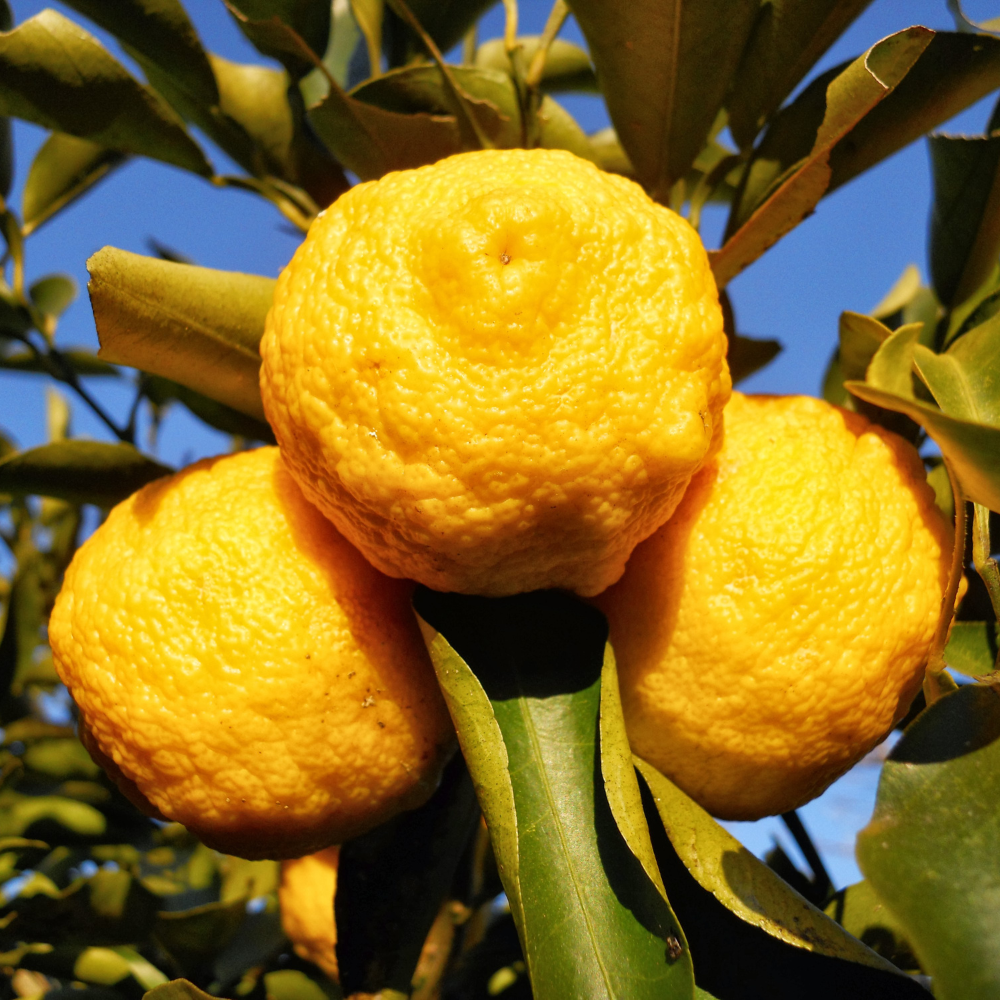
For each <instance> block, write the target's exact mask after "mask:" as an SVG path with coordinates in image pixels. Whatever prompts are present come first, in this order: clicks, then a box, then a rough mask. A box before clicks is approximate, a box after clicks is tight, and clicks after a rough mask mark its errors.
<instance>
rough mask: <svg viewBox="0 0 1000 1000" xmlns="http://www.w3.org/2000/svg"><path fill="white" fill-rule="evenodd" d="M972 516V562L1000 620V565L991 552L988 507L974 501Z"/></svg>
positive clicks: (995, 615)
mask: <svg viewBox="0 0 1000 1000" xmlns="http://www.w3.org/2000/svg"><path fill="white" fill-rule="evenodd" d="M972 518H973V519H972V564H973V565H974V566H975V567H976V572H977V573H978V574H979V575H980V576H981V577H982V580H983V583H985V584H986V590H987V592H988V593H989V595H990V604H992V605H993V617H994V618H996V619H998V620H1000V566H997V561H996V560H995V559H994V558H993V557H992V554H991V548H992V546H991V544H990V509H989V507H984V506H983V505H982V504H979V503H974V504H973V505H972Z"/></svg>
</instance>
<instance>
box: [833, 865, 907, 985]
mask: <svg viewBox="0 0 1000 1000" xmlns="http://www.w3.org/2000/svg"><path fill="white" fill-rule="evenodd" d="M826 913H827V914H828V915H829V916H830V917H832V918H833V919H834V920H836V921H837V923H838V924H841V925H842V926H843V928H844V929H845V930H846V931H847V932H848V933H850V934H852V935H853V936H854V937H856V938H857V939H858V940H859V941H861V942H863V943H864V944H866V945H868V947H869V948H871V949H872V950H873V951H875V952H877V953H878V954H879V955H881V956H882V957H883V958H885V959H888V961H890V962H892V964H893V965H895V966H896V967H897V968H899V969H904V970H906V971H907V972H919V971H920V963H919V962H918V961H917V958H916V956H915V955H914V954H913V948H912V947H911V946H910V943H909V941H907V939H906V932H905V931H904V929H903V927H902V926H901V925H900V923H899V921H897V920H896V919H895V918H893V916H892V914H890V913H889V911H888V910H887V909H886V908H885V907H884V906H883V905H882V904H881V903H880V902H879V899H878V896H876V895H875V890H874V889H872V887H871V884H870V883H868V882H856V883H855V884H854V885H849V886H847V888H846V889H841V890H840V892H838V893H837V895H836V896H834V898H833V900H832V901H831V902H830V904H829V905H828V906H827V907H826Z"/></svg>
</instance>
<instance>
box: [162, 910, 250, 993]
mask: <svg viewBox="0 0 1000 1000" xmlns="http://www.w3.org/2000/svg"><path fill="white" fill-rule="evenodd" d="M245 917H246V900H244V899H236V900H232V901H231V902H226V903H223V902H218V903H206V904H205V905H204V906H196V907H193V908H192V909H190V910H181V911H180V912H177V911H162V912H160V913H158V914H157V915H156V920H155V922H154V924H153V934H154V936H155V937H156V940H157V942H158V943H159V944H160V945H161V946H162V947H163V948H165V949H166V950H167V951H168V952H169V953H170V955H171V957H172V958H173V959H174V961H175V962H176V963H177V965H178V966H179V967H180V970H181V971H182V972H183V973H184V974H185V975H188V976H191V977H192V978H195V979H200V978H201V977H203V976H205V975H206V974H207V973H208V972H209V971H210V970H211V968H212V963H213V961H214V959H215V956H216V954H217V953H218V952H219V951H221V950H222V949H223V948H224V947H225V946H226V945H227V944H228V943H229V942H230V941H231V940H232V939H233V938H234V937H235V936H236V933H237V931H238V930H239V929H240V924H242V923H243V920H244V918H245ZM168 985H169V984H168Z"/></svg>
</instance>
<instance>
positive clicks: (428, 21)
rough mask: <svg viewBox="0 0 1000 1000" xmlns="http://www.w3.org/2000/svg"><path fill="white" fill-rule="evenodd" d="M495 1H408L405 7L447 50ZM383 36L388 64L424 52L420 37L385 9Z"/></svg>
mask: <svg viewBox="0 0 1000 1000" xmlns="http://www.w3.org/2000/svg"><path fill="white" fill-rule="evenodd" d="M495 3H496V0H409V2H408V4H407V6H408V7H409V8H410V11H411V12H412V14H413V16H414V17H415V18H416V19H417V20H418V21H419V22H420V26H421V27H422V28H423V29H424V31H426V32H427V34H428V35H430V36H431V38H432V39H433V40H434V43H435V45H437V47H438V48H439V49H440V50H441V51H442V52H447V51H448V50H449V49H450V48H451V47H452V46H454V45H457V44H458V43H459V42H460V41H461V40H462V39H463V38H464V37H465V33H466V32H467V31H468V30H469V29H470V28H471V27H472V26H473V25H474V24H475V23H476V21H478V20H479V17H480V15H482V14H484V13H486V11H487V10H489V8H490V7H492V6H493V5H494V4H495ZM383 35H384V36H385V37H386V40H387V42H388V45H387V48H388V54H389V65H390V66H401V65H403V63H405V62H408V61H410V59H411V57H412V56H414V55H416V54H421V55H423V54H424V53H425V49H424V47H423V45H421V44H420V40H419V39H418V38H417V37H416V35H414V34H413V32H411V31H410V30H409V28H408V27H407V26H406V25H405V24H404V23H403V22H402V21H401V20H400V18H399V17H397V15H396V14H395V13H393V11H392V10H391V9H390V10H387V11H386V16H385V24H384V26H383Z"/></svg>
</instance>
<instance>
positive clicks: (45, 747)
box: [22, 739, 101, 779]
mask: <svg viewBox="0 0 1000 1000" xmlns="http://www.w3.org/2000/svg"><path fill="white" fill-rule="evenodd" d="M22 760H23V761H24V765H25V767H29V768H31V769H32V770H33V771H38V772H40V773H41V774H47V775H49V776H50V777H52V778H60V779H63V778H72V777H77V776H80V777H84V778H96V777H98V775H100V773H101V769H100V767H98V766H97V764H95V763H94V762H93V761H92V760H91V759H90V754H89V753H87V751H86V750H85V749H84V748H83V744H82V743H80V741H79V740H77V739H63V740H43V741H42V742H40V743H36V744H35V745H34V746H30V747H28V748H27V749H26V750H25V751H24V754H23V755H22Z"/></svg>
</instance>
